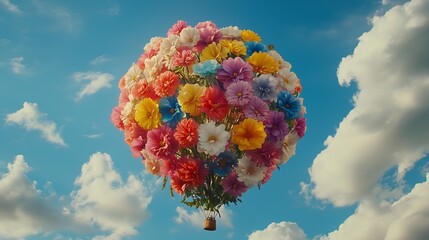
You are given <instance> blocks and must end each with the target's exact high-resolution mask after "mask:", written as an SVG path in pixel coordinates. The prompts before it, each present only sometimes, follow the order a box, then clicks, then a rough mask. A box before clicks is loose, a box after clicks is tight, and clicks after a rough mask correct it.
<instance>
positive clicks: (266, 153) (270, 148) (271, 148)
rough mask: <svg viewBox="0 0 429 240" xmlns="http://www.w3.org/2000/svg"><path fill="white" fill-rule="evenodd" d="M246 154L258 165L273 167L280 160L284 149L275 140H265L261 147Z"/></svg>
mask: <svg viewBox="0 0 429 240" xmlns="http://www.w3.org/2000/svg"><path fill="white" fill-rule="evenodd" d="M246 154H248V155H249V157H250V158H251V159H252V161H254V162H256V165H257V166H258V167H260V166H265V167H271V166H273V165H276V164H277V163H278V162H279V160H280V157H281V155H282V150H281V148H280V147H278V146H277V144H275V143H273V142H265V143H264V144H263V145H262V147H261V148H259V149H255V150H251V151H248V152H247V153H246Z"/></svg>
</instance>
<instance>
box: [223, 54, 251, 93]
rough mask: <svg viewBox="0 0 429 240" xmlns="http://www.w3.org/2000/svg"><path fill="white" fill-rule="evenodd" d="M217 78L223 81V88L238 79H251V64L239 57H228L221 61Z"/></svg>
mask: <svg viewBox="0 0 429 240" xmlns="http://www.w3.org/2000/svg"><path fill="white" fill-rule="evenodd" d="M217 79H218V80H219V81H221V82H223V86H224V87H225V88H226V87H228V86H229V85H230V84H231V83H233V82H238V81H240V80H241V81H251V80H252V79H253V71H252V66H250V64H249V63H247V62H245V61H243V59H241V58H240V57H236V58H228V59H227V60H225V61H223V62H222V68H221V69H219V71H217Z"/></svg>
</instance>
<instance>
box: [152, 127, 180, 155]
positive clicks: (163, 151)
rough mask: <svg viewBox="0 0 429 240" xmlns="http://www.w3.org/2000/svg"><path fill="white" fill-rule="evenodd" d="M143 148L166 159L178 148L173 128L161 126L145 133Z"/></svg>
mask: <svg viewBox="0 0 429 240" xmlns="http://www.w3.org/2000/svg"><path fill="white" fill-rule="evenodd" d="M145 149H146V151H148V152H150V153H151V154H153V155H155V156H157V157H159V158H162V159H168V158H170V157H171V156H173V155H174V154H175V153H176V151H177V150H179V144H178V142H177V141H176V139H175V138H174V137H173V130H172V129H171V128H170V127H168V126H162V127H159V128H156V129H152V130H150V131H149V132H148V133H147V143H146V146H145Z"/></svg>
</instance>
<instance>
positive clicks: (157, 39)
mask: <svg viewBox="0 0 429 240" xmlns="http://www.w3.org/2000/svg"><path fill="white" fill-rule="evenodd" d="M162 39H163V38H162V37H153V38H151V39H150V42H149V43H148V44H146V45H145V46H144V48H143V50H144V51H145V52H147V51H149V50H151V49H152V48H154V47H155V46H156V45H158V44H159V42H160V41H162Z"/></svg>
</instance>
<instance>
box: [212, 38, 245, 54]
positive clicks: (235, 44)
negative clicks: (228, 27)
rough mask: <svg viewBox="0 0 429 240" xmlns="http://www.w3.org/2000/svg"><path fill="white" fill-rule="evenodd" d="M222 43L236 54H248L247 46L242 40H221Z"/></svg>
mask: <svg viewBox="0 0 429 240" xmlns="http://www.w3.org/2000/svg"><path fill="white" fill-rule="evenodd" d="M219 43H220V45H222V46H223V47H225V48H228V49H229V52H230V53H232V54H234V55H235V56H244V55H246V46H245V45H244V43H243V42H242V41H237V40H226V39H223V40H220V41H219Z"/></svg>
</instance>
